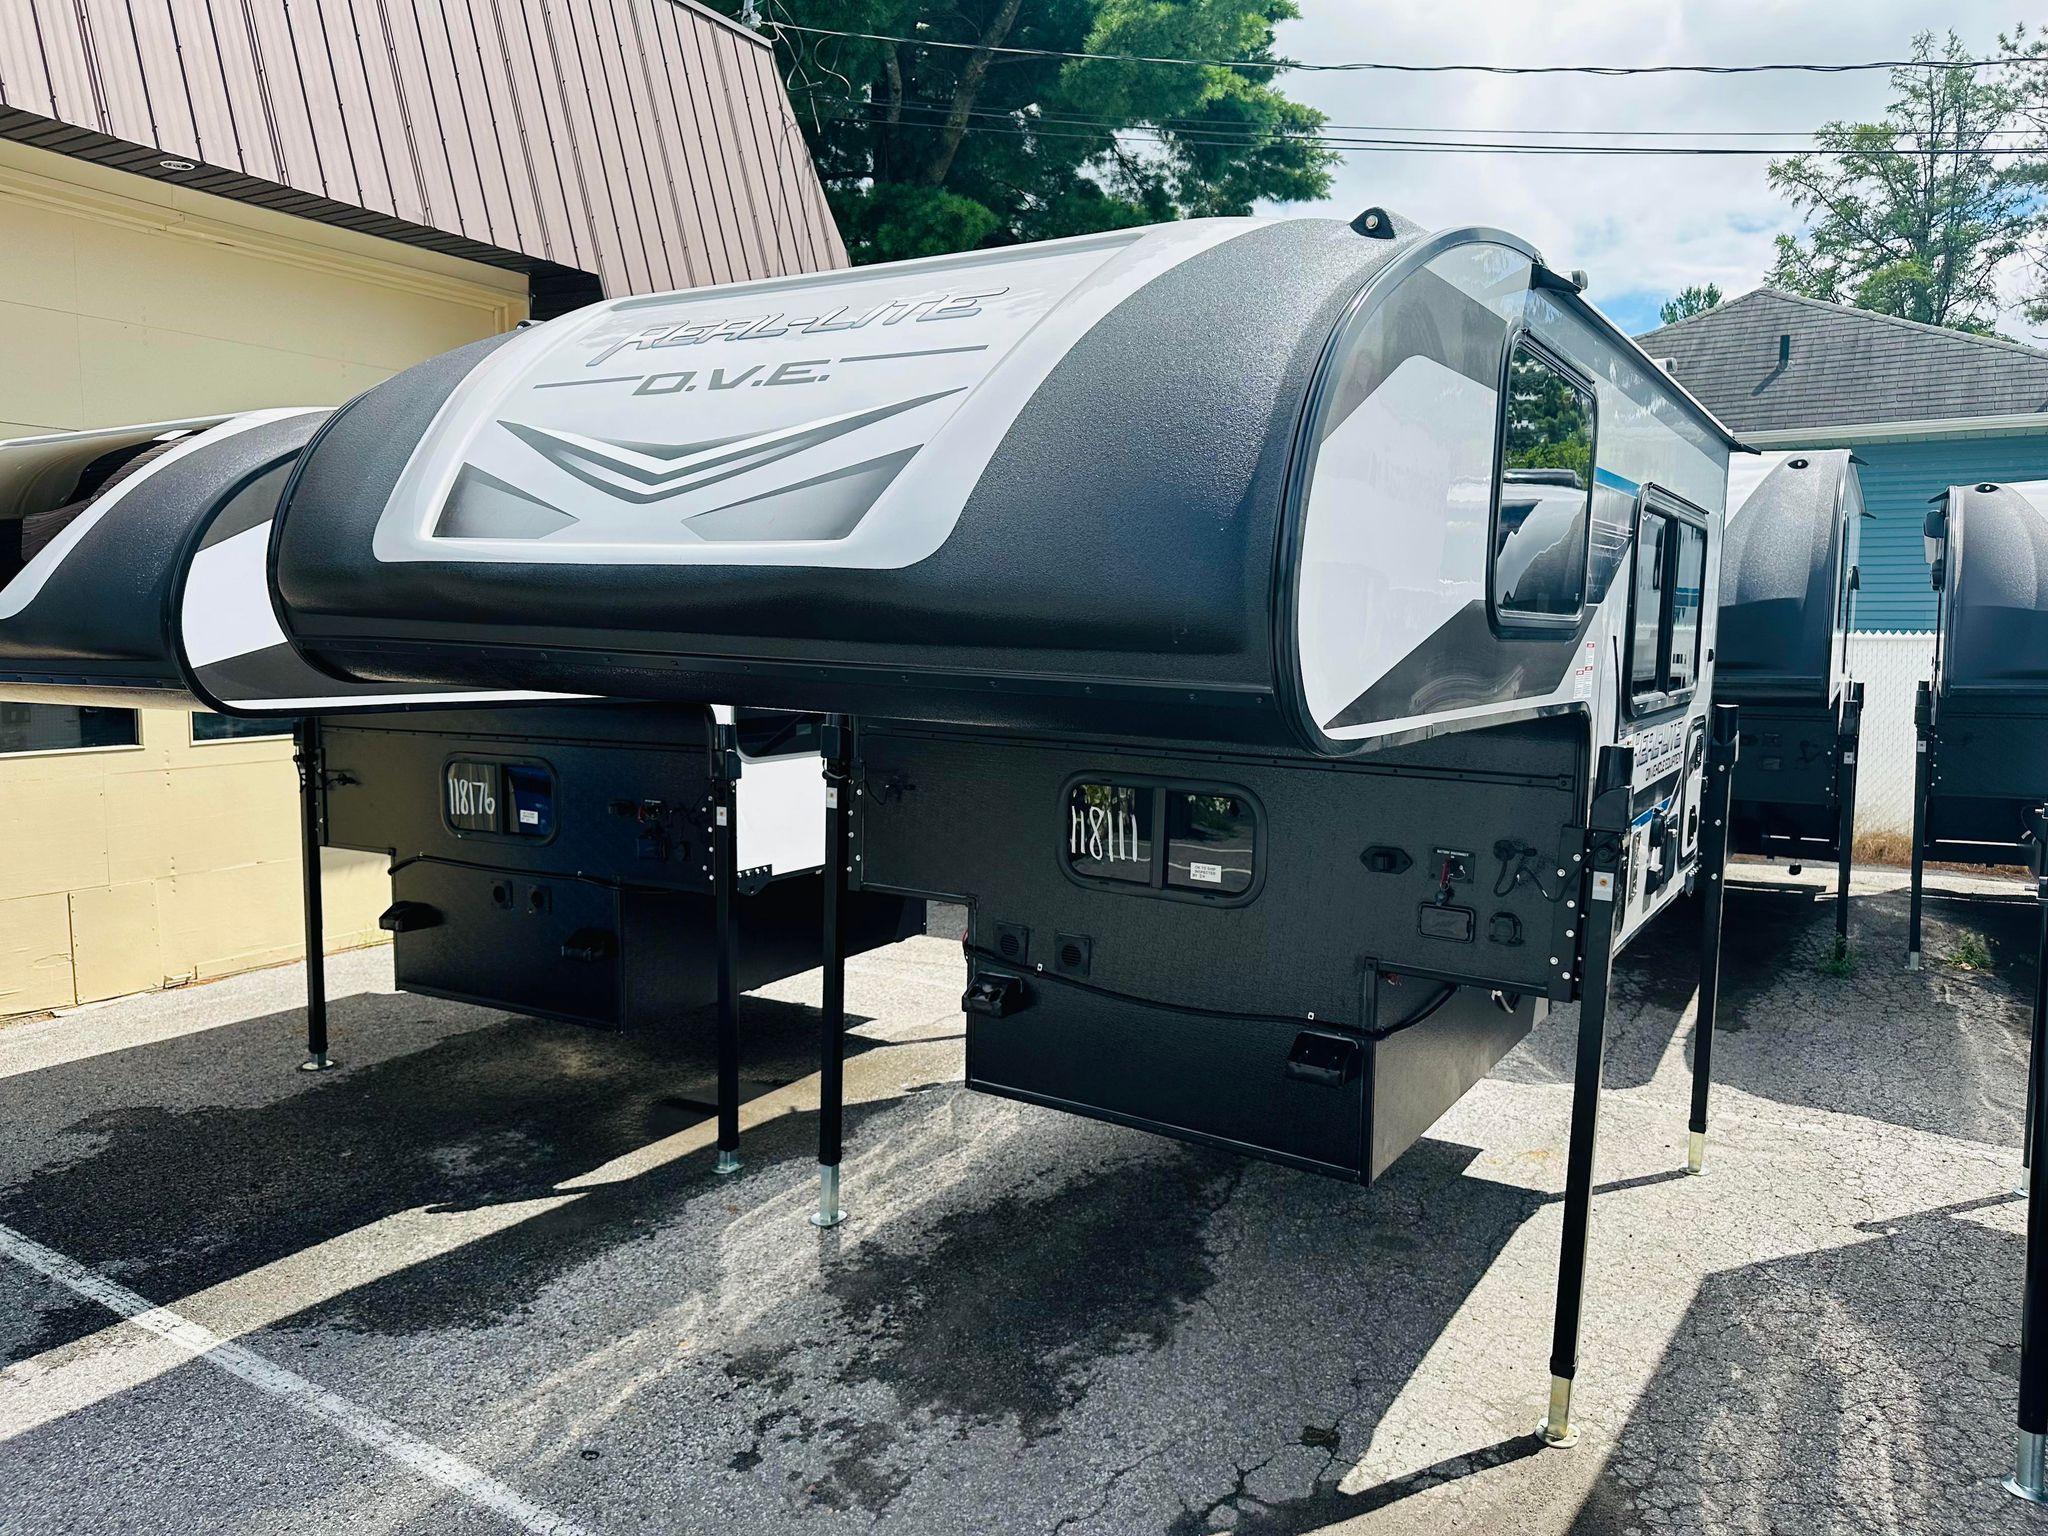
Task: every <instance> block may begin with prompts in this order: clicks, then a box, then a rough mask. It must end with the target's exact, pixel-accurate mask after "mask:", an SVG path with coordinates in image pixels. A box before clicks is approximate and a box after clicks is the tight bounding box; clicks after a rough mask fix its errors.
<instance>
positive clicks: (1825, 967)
mask: <svg viewBox="0 0 2048 1536" xmlns="http://www.w3.org/2000/svg"><path fill="white" fill-rule="evenodd" d="M1819 969H1820V973H1821V975H1823V976H1833V977H1836V978H1837V979H1845V978H1847V977H1850V976H1854V975H1855V974H1856V954H1855V951H1853V950H1851V949H1850V948H1849V941H1848V940H1847V939H1836V940H1835V942H1834V943H1832V944H1830V945H1829V946H1828V952H1827V954H1826V955H1825V956H1823V957H1822V959H1821V962H1820V967H1819Z"/></svg>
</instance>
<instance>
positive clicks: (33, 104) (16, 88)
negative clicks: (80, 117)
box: [0, 5, 57, 117]
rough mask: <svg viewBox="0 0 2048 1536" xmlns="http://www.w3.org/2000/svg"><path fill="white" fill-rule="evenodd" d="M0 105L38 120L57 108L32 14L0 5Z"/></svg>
mask: <svg viewBox="0 0 2048 1536" xmlns="http://www.w3.org/2000/svg"><path fill="white" fill-rule="evenodd" d="M0 101H5V102H6V103H7V104H8V105H9V106H10V107H16V108H19V109H20V110H21V111H23V112H33V113H35V114H36V115H37V116H39V117H48V116H50V115H51V114H52V113H53V112H55V110H56V107H57V102H56V98H55V97H54V96H52V95H51V94H50V71H49V69H48V68H47V67H46V66H45V65H44V63H43V45H42V39H41V37H40V36H39V35H38V34H37V31H36V18H35V13H34V12H33V11H31V10H30V9H29V8H28V7H27V6H23V5H0Z"/></svg>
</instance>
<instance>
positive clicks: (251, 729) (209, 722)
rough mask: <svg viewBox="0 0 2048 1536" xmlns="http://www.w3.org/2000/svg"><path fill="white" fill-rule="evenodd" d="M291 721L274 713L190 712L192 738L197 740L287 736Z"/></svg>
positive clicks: (240, 739) (239, 739) (289, 732)
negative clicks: (215, 713)
mask: <svg viewBox="0 0 2048 1536" xmlns="http://www.w3.org/2000/svg"><path fill="white" fill-rule="evenodd" d="M291 733H292V722H291V721H290V720H288V719H279V718H278V717H277V716H275V715H266V716H263V717H261V718H244V717H242V716H238V715H214V714H208V713H206V712H204V711H201V710H195V711H193V714H192V739H193V740H194V741H195V742H198V741H242V740H245V739H247V738H249V737H252V736H289V735H291Z"/></svg>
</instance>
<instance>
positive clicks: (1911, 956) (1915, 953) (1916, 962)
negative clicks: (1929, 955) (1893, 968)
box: [1906, 949, 1920, 971]
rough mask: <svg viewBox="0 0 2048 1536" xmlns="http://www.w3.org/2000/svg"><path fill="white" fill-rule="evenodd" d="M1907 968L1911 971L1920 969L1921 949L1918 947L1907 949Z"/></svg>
mask: <svg viewBox="0 0 2048 1536" xmlns="http://www.w3.org/2000/svg"><path fill="white" fill-rule="evenodd" d="M1906 969H1907V970H1909V971H1917V970H1919V969H1920V951H1919V950H1917V949H1909V950H1907V951H1906Z"/></svg>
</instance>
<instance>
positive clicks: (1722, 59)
mask: <svg viewBox="0 0 2048 1536" xmlns="http://www.w3.org/2000/svg"><path fill="white" fill-rule="evenodd" d="M1302 9H1303V10H1304V11H1305V12H1306V13H1307V14H1306V15H1304V16H1303V17H1302V19H1301V20H1299V21H1296V22H1290V23H1288V24H1286V25H1285V26H1284V27H1283V28H1282V29H1281V32H1280V37H1279V51H1280V52H1281V53H1282V54H1285V55H1287V56H1289V57H1294V58H1301V59H1317V60H1339V59H1345V60H1349V59H1390V60H1400V61H1404V62H1408V61H1414V62H1457V63H1465V62H1481V63H1503V64H1509V63H1512V64H1539V63H1542V64H1653V63H1698V62H1709V63H1752V62H1762V61H1767V60H1798V59H1807V60H1830V61H1833V60H1848V59H1876V58H1898V57H1902V56H1904V55H1905V54H1907V53H1908V52H1909V51H1910V44H1911V39H1912V36H1913V34H1914V33H1915V32H1916V31H1922V30H1928V29H1936V30H1939V29H1945V28H1950V27H1952V28H1954V29H1955V31H1956V32H1958V33H1959V34H1960V35H1961V36H1962V37H1963V39H1964V41H1965V43H1966V44H1967V45H1968V46H1969V47H1970V48H1971V49H1972V50H1973V51H1976V52H1979V53H1989V52H1991V51H1992V50H1993V48H1994V47H1995V45H1996V40H1997V36H1998V33H1999V31H2000V30H2001V28H2005V29H2009V28H2010V27H2011V25H2012V23H2013V21H2014V20H2015V17H2014V15H2013V13H2012V10H2011V9H2010V8H2009V0H2008V4H2004V5H2001V4H1987V3H1978V0H1950V3H1949V4H1947V5H1944V6H1941V7H1935V6H1931V5H1928V4H1926V3H1924V0H1923V3H1922V4H1919V5H1907V4H1902V3H1899V0H1864V3H1862V4H1860V5H1858V6H1855V7H1853V8H1852V7H1846V6H1819V5H1811V4H1808V5H1795V4H1787V3H1779V4H1772V3H1748V4H1730V3H1719V4H1704V3H1700V0H1677V3H1674V0H1551V3H1541V4H1530V3H1528V0H1431V3H1428V4H1420V5H1414V4H1411V5H1403V6H1399V7H1396V6H1392V5H1386V4H1373V5H1370V6H1368V5H1364V4H1352V3H1336V0H1320V3H1319V0H1302ZM1281 88H1282V89H1284V90H1285V91H1286V92H1287V93H1288V94H1289V95H1291V96H1293V97H1294V98H1295V99H1297V100H1300V101H1304V102H1307V103H1309V104H1310V105H1312V106H1316V107H1319V108H1321V109H1322V110H1323V111H1324V112H1325V113H1327V114H1328V115H1329V118H1330V121H1331V123H1332V124H1365V125H1376V126H1378V125H1385V126H1395V125H1401V126H1414V127H1422V128H1494V129H1509V128H1520V129H1527V128H1582V129H1586V130H1589V131H1591V132H1596V133H1611V132H1614V131H1616V130H1622V129H1643V128H1655V129H1712V130H1729V129H1766V130H1806V129H1811V128H1814V127H1817V126H1819V125H1820V124H1821V123H1824V122H1826V121H1828V120H1829V119H1832V118H1844V119H1849V120H1852V121H1854V120H1866V119H1871V118H1875V117H1876V116H1878V115H1879V114H1880V113H1881V112H1882V110H1883V108H1884V105H1885V102H1886V101H1887V100H1888V99H1889V95H1890V86H1889V82H1888V80H1887V78H1886V76H1885V75H1884V74H1883V73H1882V72H1870V73H1862V74H1853V75H1795V74H1773V75H1735V76H1699V75H1651V76H1634V77H1629V78H1623V79H1611V78H1597V77H1587V76H1490V75H1392V74H1381V73H1350V74H1305V73H1295V74H1289V75H1283V76H1282V77H1281ZM1767 164H1768V161H1767V160H1766V159H1764V158H1762V157H1741V158H1706V157H1689V158H1678V157H1664V156H1654V157H1652V156H1643V157H1604V156H1603V157H1594V156H1579V155H1572V156H1563V155H1559V156H1536V155H1435V154H1417V153H1412V152H1385V153H1382V152H1375V151H1357V150H1354V151H1351V152H1350V153H1348V154H1347V155H1346V157H1345V160H1344V162H1343V164H1342V165H1340V166H1339V167H1338V169H1337V172H1336V175H1335V178H1334V182H1333V185H1332V188H1331V198H1330V204H1329V205H1327V206H1326V207H1323V208H1318V209H1317V210H1316V211H1318V212H1324V211H1327V212H1332V213H1339V214H1342V215H1343V216H1345V217H1349V216H1350V215H1351V214H1352V213H1354V212H1356V211H1357V210H1358V209H1360V208H1365V207H1369V206H1371V205H1373V204H1381V205H1384V206H1386V207H1388V208H1392V209H1394V210H1395V211H1397V212H1400V213H1403V214H1405V215H1407V216H1408V217H1410V218H1413V219H1415V220H1417V221H1419V222H1421V223H1423V224H1427V225H1431V226H1438V227H1440V226H1443V225H1449V224H1491V225H1497V226H1499V227H1501V228H1504V229H1509V230H1512V231H1514V232H1515V233H1516V234H1519V235H1521V236H1523V237H1524V238H1526V239H1529V240H1531V241H1533V242H1534V243H1535V244H1536V246H1537V247H1538V248H1539V249H1540V250H1541V251H1542V252H1543V253H1544V256H1545V258H1546V259H1547V260H1548V261H1549V262H1550V263H1551V264H1552V265H1553V266H1556V267H1558V268H1561V269H1566V270H1568V269H1570V268H1573V267H1583V268H1585V269H1586V271H1587V272H1588V273H1589V274H1590V275H1591V278H1592V288H1591V296H1592V297H1593V298H1594V299H1595V300H1596V301H1603V302H1604V304H1605V306H1606V307H1608V308H1610V309H1611V310H1614V311H1616V312H1618V314H1619V316H1620V317H1621V318H1624V319H1628V320H1638V319H1639V317H1640V316H1641V315H1642V314H1643V312H1644V308H1645V302H1646V301H1645V297H1644V296H1646V295H1647V296H1651V297H1652V298H1662V297H1664V296H1667V295H1669V294H1671V293H1674V292H1676V291H1677V290H1678V289H1680V288H1682V287H1684V286H1685V285H1686V284H1687V283H1694V282H1700V283H1704V282H1716V283H1719V284H1720V285H1721V287H1722V288H1723V289H1725V290H1727V291H1728V292H1729V293H1730V294H1731V295H1732V294H1735V293H1739V292H1742V291H1745V290H1747V289H1750V288H1754V287H1756V286H1757V285H1758V284H1759V283H1760V282H1761V281H1762V280H1763V276H1764V273H1765V271H1766V270H1767V269H1768V268H1769V266H1770V263H1771V257H1772V237H1773V236H1774V235H1776V234H1777V233H1778V232H1779V231H1781V230H1791V229H1794V228H1796V225H1797V221H1796V219H1795V218H1794V216H1793V212H1792V210H1791V209H1790V208H1789V207H1787V206H1786V205H1785V204H1784V203H1783V202H1782V201H1781V200H1780V199H1779V198H1778V197H1777V195H1776V194H1775V193H1773V192H1772V191H1771V189H1770V187H1769V185H1768V184H1767V182H1766V181H1765V176H1764V170H1765V166H1766V165H1767ZM2009 286H2010V285H2009ZM1649 307H1650V309H1651V312H1652V314H1651V322H1650V323H1654V304H1653V303H1652V304H1650V306H1649ZM2003 327H2004V329H2005V330H2006V332H2007V334H2009V335H2014V336H2020V337H2027V336H2028V334H2029V331H2030V330H2031V329H2032V328H2030V327H2028V326H2027V325H2026V323H2025V321H2024V320H2023V319H2021V317H2020V316H2019V315H2018V314H2017V313H2016V312H2010V313H2008V314H2007V315H2006V316H2005V317H2004V319H2003Z"/></svg>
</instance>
